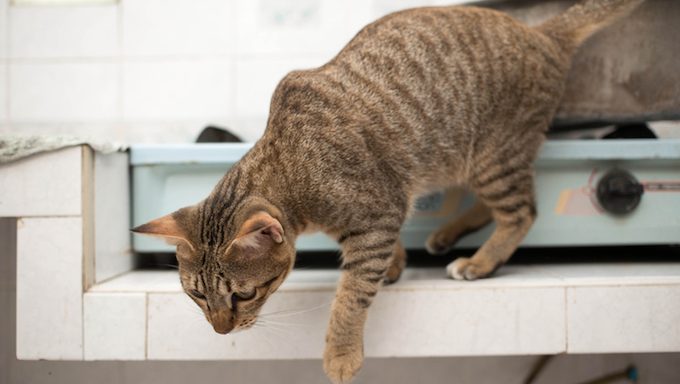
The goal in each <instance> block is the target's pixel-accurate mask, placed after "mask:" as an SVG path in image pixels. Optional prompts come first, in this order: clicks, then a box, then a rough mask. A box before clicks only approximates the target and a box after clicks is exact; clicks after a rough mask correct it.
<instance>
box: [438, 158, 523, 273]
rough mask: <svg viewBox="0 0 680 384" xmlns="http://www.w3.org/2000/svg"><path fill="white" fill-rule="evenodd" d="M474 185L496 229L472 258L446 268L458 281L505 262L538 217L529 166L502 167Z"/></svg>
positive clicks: (455, 261)
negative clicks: (515, 168) (520, 167)
mask: <svg viewBox="0 0 680 384" xmlns="http://www.w3.org/2000/svg"><path fill="white" fill-rule="evenodd" d="M506 168H507V167H506ZM473 186H474V191H475V193H476V194H477V197H478V198H479V199H480V200H481V202H482V203H483V204H484V205H486V206H487V207H489V209H490V211H491V215H492V216H493V219H494V221H495V222H496V229H495V231H494V232H493V234H492V235H491V237H490V238H489V239H488V240H487V241H486V242H485V243H484V244H483V245H482V246H481V247H480V248H479V249H478V250H477V252H476V253H475V254H474V255H473V256H472V257H471V258H467V257H459V258H458V259H456V260H454V261H453V262H452V263H451V264H449V265H448V266H447V267H446V271H447V274H448V275H449V277H451V278H453V279H457V280H475V279H479V278H483V277H487V276H489V275H491V274H492V273H493V272H494V271H496V269H498V268H499V267H500V266H502V265H503V264H505V262H507V261H508V259H509V258H510V256H512V254H513V253H514V252H515V250H516V249H517V247H518V246H519V244H520V243H521V242H522V240H523V239H524V236H525V235H526V234H527V232H529V229H530V228H531V225H532V224H533V222H534V220H535V217H536V204H535V201H534V184H533V171H532V169H531V168H530V167H526V169H525V168H522V169H519V170H512V169H510V170H508V169H506V170H501V171H500V172H499V173H497V174H496V175H491V176H487V177H485V178H482V179H481V180H477V181H476V182H475V183H473Z"/></svg>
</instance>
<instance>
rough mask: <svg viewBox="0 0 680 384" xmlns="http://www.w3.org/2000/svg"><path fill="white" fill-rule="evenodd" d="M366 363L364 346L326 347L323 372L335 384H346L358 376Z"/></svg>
mask: <svg viewBox="0 0 680 384" xmlns="http://www.w3.org/2000/svg"><path fill="white" fill-rule="evenodd" d="M363 361H364V351H363V345H361V343H358V345H352V346H349V345H343V346H342V347H338V346H333V345H330V344H327V345H326V350H325V351H324V354H323V370H324V371H325V372H326V376H328V378H329V379H331V381H332V382H333V383H334V384H346V383H349V382H351V381H352V379H353V378H354V376H356V374H357V372H359V369H361V365H362V364H363Z"/></svg>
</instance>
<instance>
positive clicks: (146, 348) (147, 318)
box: [144, 292, 149, 360]
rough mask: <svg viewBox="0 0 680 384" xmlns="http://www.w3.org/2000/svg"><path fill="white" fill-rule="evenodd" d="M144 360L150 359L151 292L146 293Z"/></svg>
mask: <svg viewBox="0 0 680 384" xmlns="http://www.w3.org/2000/svg"><path fill="white" fill-rule="evenodd" d="M144 360H149V293H148V292H147V293H145V294H144Z"/></svg>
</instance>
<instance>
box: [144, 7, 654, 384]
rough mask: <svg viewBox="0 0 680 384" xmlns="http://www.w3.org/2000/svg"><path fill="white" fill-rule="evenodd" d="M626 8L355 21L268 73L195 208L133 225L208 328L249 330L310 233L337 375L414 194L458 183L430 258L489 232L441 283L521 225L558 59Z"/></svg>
mask: <svg viewBox="0 0 680 384" xmlns="http://www.w3.org/2000/svg"><path fill="white" fill-rule="evenodd" d="M641 2H642V0H586V1H582V2H580V3H578V4H576V5H575V6H573V7H572V8H570V9H568V10H567V11H566V12H565V13H563V14H561V15H558V16H556V17H554V18H552V19H550V20H548V21H547V22H545V23H543V24H542V25H540V26H538V27H535V28H531V27H528V26H526V25H523V24H521V23H519V22H518V21H516V20H514V19H513V18H511V17H509V16H507V15H505V14H503V13H500V12H496V11H493V10H488V9H482V8H475V7H468V6H452V7H432V8H419V9H412V10H406V11H402V12H397V13H393V14H390V15H388V16H386V17H383V18H382V19H380V20H378V21H376V22H374V23H372V24H370V25H368V26H366V27H365V28H363V29H362V30H361V31H360V32H359V33H358V34H357V35H356V37H354V39H352V40H351V41H350V42H349V44H347V46H346V47H344V49H342V51H341V52H340V53H339V54H338V55H337V56H336V57H335V58H333V59H332V60H331V61H330V62H328V63H327V64H325V65H323V66H322V67H320V68H316V69H311V70H305V71H294V72H291V73H290V74H288V75H287V76H285V77H284V79H283V80H281V82H280V83H279V85H278V87H277V88H276V90H275V92H274V95H273V97H272V100H271V108H270V114H269V119H268V122H267V128H266V131H265V133H264V135H263V137H262V138H261V139H260V140H259V141H258V142H257V143H256V144H255V145H254V147H253V148H252V150H250V151H249V152H248V153H247V154H246V155H245V156H244V157H243V158H242V159H241V160H240V161H239V162H238V163H237V164H235V165H234V166H233V167H232V168H231V169H230V170H229V171H228V172H227V174H226V175H225V176H224V178H223V179H222V180H221V181H220V182H219V183H218V184H217V186H216V187H215V189H214V190H213V191H212V193H211V194H210V195H209V196H208V197H207V198H206V199H205V200H203V201H201V202H199V203H198V204H196V205H193V206H189V207H186V208H182V209H180V210H178V211H177V212H174V213H172V214H170V215H168V216H164V217H162V218H159V219H157V220H154V221H151V222H149V223H147V224H145V225H142V226H140V227H137V228H135V229H134V231H135V232H139V233H145V234H150V235H157V236H161V237H163V238H165V239H166V240H168V241H170V242H172V243H174V244H176V245H177V258H178V260H179V267H180V277H181V282H182V286H183V287H184V290H185V291H186V293H187V294H188V295H189V296H190V297H191V298H192V299H193V300H194V301H195V302H196V304H198V305H199V306H200V307H201V308H202V309H203V311H204V312H205V315H206V317H207V319H208V321H209V322H210V323H211V324H212V326H213V327H214V329H215V331H216V332H218V333H221V334H226V333H229V332H231V331H232V330H235V329H246V328H249V327H251V326H252V325H253V324H254V323H255V322H256V319H257V315H258V313H259V311H260V309H261V308H262V305H263V304H264V303H265V301H266V300H267V298H268V297H269V295H271V294H272V293H273V292H274V291H275V290H276V289H277V288H278V287H279V286H280V285H281V283H282V282H283V280H284V279H285V278H286V276H287V275H288V273H289V272H290V271H291V268H292V267H293V263H294V260H295V247H294V244H295V239H296V238H297V236H298V235H300V234H301V233H303V232H308V231H319V230H320V231H323V232H325V233H327V234H329V235H331V236H333V237H334V238H335V239H337V241H338V243H339V244H340V245H341V248H342V266H341V268H342V271H343V272H342V275H341V278H340V281H339V284H338V288H337V293H336V297H335V300H334V302H333V305H332V309H331V310H332V314H331V320H330V324H329V326H328V332H327V336H326V349H325V352H324V369H325V371H326V373H327V375H328V376H329V378H330V379H331V380H332V381H333V382H336V383H346V382H349V381H350V380H351V379H352V378H353V377H354V376H355V374H356V373H357V371H358V370H359V368H360V367H361V365H362V360H363V340H362V339H363V328H364V322H365V320H366V313H367V309H368V307H369V306H370V305H371V301H372V300H373V298H374V296H375V295H376V293H377V292H378V289H379V288H380V286H381V284H383V282H394V281H396V280H397V279H398V278H399V275H400V273H401V272H402V270H403V268H404V265H405V261H406V253H405V251H404V248H403V247H402V246H401V244H400V242H399V230H400V228H401V226H402V224H403V223H404V220H406V218H407V217H408V215H409V210H410V209H411V208H412V206H413V203H414V201H415V200H416V199H417V198H418V197H419V196H421V195H423V194H424V193H427V192H430V191H433V190H440V189H443V188H448V187H451V186H454V185H465V186H467V187H468V188H469V189H471V190H472V191H473V192H474V193H475V194H476V196H477V200H478V201H477V203H476V205H475V206H474V207H473V208H472V209H470V211H469V212H467V213H465V214H463V215H462V217H459V218H457V219H456V220H453V221H452V222H451V223H449V224H447V225H445V226H443V227H442V228H441V229H439V230H438V231H437V232H436V233H434V234H432V236H431V237H430V238H429V239H428V240H427V244H426V248H427V249H428V250H429V251H430V252H432V253H444V252H446V251H447V250H448V249H450V248H451V247H452V246H453V245H454V243H455V242H456V240H457V239H458V238H459V237H460V236H462V235H463V234H465V233H467V232H470V231H472V230H475V229H477V228H479V227H481V226H483V225H485V224H487V223H488V222H489V221H491V220H492V219H493V220H494V221H495V222H496V229H495V231H494V232H493V234H492V235H491V237H490V238H489V239H488V240H487V241H486V243H484V245H483V246H482V247H481V248H480V249H479V250H478V251H477V252H476V253H475V254H474V256H472V257H471V258H458V259H456V260H455V261H454V262H452V263H451V264H449V265H448V267H447V273H448V275H449V276H450V277H451V278H454V279H465V280H474V279H478V278H483V277H486V276H489V275H490V274H491V273H493V272H494V271H495V270H496V269H497V268H498V267H499V266H501V265H502V264H503V263H505V262H506V261H507V260H508V258H509V257H510V256H511V255H512V253H513V252H514V251H515V249H516V247H517V246H518V244H519V243H520V242H521V241H522V239H523V237H524V236H525V234H526V233H527V231H528V230H529V228H530V227H531V225H532V223H533V222H534V219H535V217H536V209H535V203H534V186H533V170H532V162H533V160H534V159H535V157H536V155H537V151H538V149H539V147H540V145H541V143H542V142H543V140H544V136H545V132H546V130H547V129H548V126H549V124H550V122H551V119H552V117H553V114H554V113H555V111H556V109H557V106H558V103H559V101H560V97H561V95H562V92H563V89H564V84H565V78H566V75H567V72H568V70H569V66H570V60H571V58H572V56H573V54H574V52H575V51H576V50H577V48H578V46H579V45H580V44H581V43H582V42H583V41H584V40H585V39H586V38H587V37H588V36H589V35H591V34H592V33H594V32H595V31H596V30H598V29H600V28H601V27H604V26H605V25H607V24H609V23H610V22H612V21H613V20H615V19H616V18H617V17H620V16H623V15H625V14H627V13H628V12H630V11H632V9H634V8H635V7H636V6H637V5H638V4H639V3H641Z"/></svg>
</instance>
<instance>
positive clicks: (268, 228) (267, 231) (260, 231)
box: [233, 211, 283, 251]
mask: <svg viewBox="0 0 680 384" xmlns="http://www.w3.org/2000/svg"><path fill="white" fill-rule="evenodd" d="M281 243H283V227H282V226H281V223H280V222H279V221H278V220H276V219H275V218H274V217H272V216H271V215H270V214H268V213H267V212H264V211H259V212H256V213H254V214H253V215H251V216H250V217H249V218H248V219H247V220H246V221H245V222H244V223H243V225H241V228H240V229H239V231H238V234H237V235H236V239H234V242H233V244H234V245H236V246H238V247H239V248H242V249H248V250H254V251H257V250H261V251H263V250H266V249H269V248H270V247H272V246H273V245H275V244H281Z"/></svg>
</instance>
